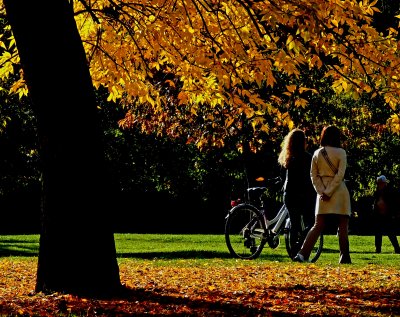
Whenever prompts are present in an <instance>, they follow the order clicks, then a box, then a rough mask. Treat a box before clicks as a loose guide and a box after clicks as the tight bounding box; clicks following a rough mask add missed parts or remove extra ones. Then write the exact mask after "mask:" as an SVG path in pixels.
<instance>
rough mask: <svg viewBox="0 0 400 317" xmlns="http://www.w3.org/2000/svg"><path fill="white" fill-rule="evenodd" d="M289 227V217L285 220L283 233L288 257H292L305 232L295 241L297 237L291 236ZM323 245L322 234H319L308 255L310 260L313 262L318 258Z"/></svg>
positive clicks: (298, 247) (299, 245)
mask: <svg viewBox="0 0 400 317" xmlns="http://www.w3.org/2000/svg"><path fill="white" fill-rule="evenodd" d="M290 228H291V224H290V219H288V220H287V222H286V226H285V233H284V237H285V246H286V251H287V253H288V255H289V257H290V258H291V259H293V258H294V257H295V256H296V254H297V252H299V250H300V248H301V244H303V242H304V239H305V236H306V233H305V234H303V236H302V237H301V240H300V241H296V240H297V239H298V237H292V233H291V230H290ZM323 247H324V236H323V235H322V234H321V235H320V236H319V237H318V240H317V242H316V243H315V245H314V248H313V249H312V250H311V253H310V257H309V261H310V262H312V263H314V262H316V261H317V260H318V258H319V256H320V255H321V253H322V249H323ZM293 248H295V249H293Z"/></svg>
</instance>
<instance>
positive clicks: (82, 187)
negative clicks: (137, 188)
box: [4, 0, 121, 294]
mask: <svg viewBox="0 0 400 317" xmlns="http://www.w3.org/2000/svg"><path fill="white" fill-rule="evenodd" d="M71 2H72V1H71ZM4 4H5V6H6V11H7V18H8V20H9V22H10V24H11V28H12V31H13V33H14V36H15V39H16V44H17V47H18V51H19V55H20V58H21V64H22V68H23V70H24V74H25V79H26V82H27V84H28V88H29V93H30V96H31V100H32V104H33V106H34V110H35V114H36V116H37V122H38V123H37V124H38V133H39V140H40V141H39V142H40V146H41V149H40V150H41V152H40V155H41V160H42V163H43V178H42V182H43V189H42V192H43V197H42V230H41V235H40V248H39V259H38V271H37V281H36V291H45V292H49V291H63V292H71V293H97V294H103V293H104V292H113V291H115V290H116V289H119V288H120V287H121V283H120V279H119V271H118V264H117V260H116V251H115V243H114V237H113V233H112V230H111V228H110V223H111V221H110V218H109V217H110V216H109V214H112V205H111V204H110V201H109V200H108V198H109V197H110V195H111V194H110V183H109V177H108V176H109V175H108V173H107V170H106V169H105V164H104V162H105V160H104V152H103V149H102V144H101V134H100V130H99V127H98V119H97V111H96V99H95V94H94V89H93V85H92V81H91V77H90V73H89V68H88V65H87V61H86V56H85V53H84V49H83V46H82V41H81V39H80V36H79V33H78V30H77V27H76V23H75V20H74V16H73V10H72V8H71V5H70V3H69V1H67V0H48V1H32V0H5V1H4Z"/></svg>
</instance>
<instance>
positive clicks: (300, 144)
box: [278, 128, 306, 168]
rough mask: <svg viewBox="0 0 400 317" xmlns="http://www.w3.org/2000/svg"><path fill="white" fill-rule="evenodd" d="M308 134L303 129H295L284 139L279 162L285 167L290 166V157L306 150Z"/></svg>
mask: <svg viewBox="0 0 400 317" xmlns="http://www.w3.org/2000/svg"><path fill="white" fill-rule="evenodd" d="M305 140H306V136H305V134H304V131H303V130H301V129H297V128H295V129H293V130H292V131H290V132H289V133H288V134H287V135H286V136H285V138H284V139H283V142H282V145H281V152H280V153H279V157H278V163H279V164H280V165H281V166H283V167H284V168H288V165H289V162H290V159H291V158H292V157H293V156H296V155H298V154H300V153H303V152H304V151H305Z"/></svg>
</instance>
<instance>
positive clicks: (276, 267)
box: [0, 258, 400, 316]
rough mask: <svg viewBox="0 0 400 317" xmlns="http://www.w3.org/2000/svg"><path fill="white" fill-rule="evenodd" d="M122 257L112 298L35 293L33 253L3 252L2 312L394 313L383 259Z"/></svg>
mask: <svg viewBox="0 0 400 317" xmlns="http://www.w3.org/2000/svg"><path fill="white" fill-rule="evenodd" d="M210 262H213V263H212V264H208V263H206V264H204V263H203V264H196V263H194V264H193V263H192V262H191V260H185V261H183V262H180V263H179V264H178V263H177V262H174V261H171V262H170V263H163V264H160V263H158V262H157V260H155V261H152V260H141V261H137V260H124V261H122V262H121V263H120V276H121V281H122V282H123V283H124V284H125V285H126V288H127V290H126V292H125V293H124V294H123V295H121V296H118V297H115V298H111V299H93V298H81V297H77V296H72V295H69V294H58V293H56V294H52V295H44V294H41V293H39V294H36V293H34V292H33V289H34V285H35V277H36V259H35V258H32V259H28V260H15V259H8V258H2V259H0V315H2V316H3V315H19V316H27V315H29V316H31V315H35V316H55V315H56V316H68V315H71V314H72V315H74V316H110V315H113V316H130V315H142V314H147V315H158V316H159V315H195V316H203V315H204V316H235V315H236V316H239V315H240V316H290V315H297V316H395V315H400V272H399V271H398V270H397V269H395V268H390V267H381V266H372V265H369V266H366V267H362V268H359V267H355V266H352V265H350V266H329V265H324V266H319V265H318V264H307V265H304V264H297V263H271V262H250V263H249V262H248V261H245V262H243V261H240V262H236V263H235V264H234V265H232V263H230V264H226V265H225V263H224V262H223V261H221V262H218V261H217V260H213V261H211V260H210Z"/></svg>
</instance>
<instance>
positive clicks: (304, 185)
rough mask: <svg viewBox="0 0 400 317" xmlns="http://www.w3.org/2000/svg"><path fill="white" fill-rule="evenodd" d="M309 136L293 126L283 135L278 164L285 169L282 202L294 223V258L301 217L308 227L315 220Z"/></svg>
mask: <svg viewBox="0 0 400 317" xmlns="http://www.w3.org/2000/svg"><path fill="white" fill-rule="evenodd" d="M306 144H307V143H306V136H305V134H304V131H303V130H301V129H297V128H296V129H293V130H292V131H290V132H289V133H288V134H287V135H286V136H285V138H284V140H283V143H282V149H281V152H280V154H279V157H278V163H279V164H280V165H281V166H282V167H283V168H284V169H285V171H286V178H285V183H284V186H283V201H284V203H285V205H286V208H287V209H288V211H289V217H290V222H291V232H290V233H291V237H295V238H294V239H291V241H292V242H293V244H292V245H291V249H292V250H293V254H291V257H292V258H293V257H294V256H295V255H296V254H297V252H298V251H299V249H300V246H301V243H302V240H300V239H301V232H302V230H301V216H303V220H304V222H305V224H306V226H307V227H309V228H310V227H311V226H312V224H313V222H314V218H313V217H314V204H315V197H316V192H315V190H314V188H313V186H312V183H311V179H310V167H311V154H310V153H309V152H307V151H306Z"/></svg>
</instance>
